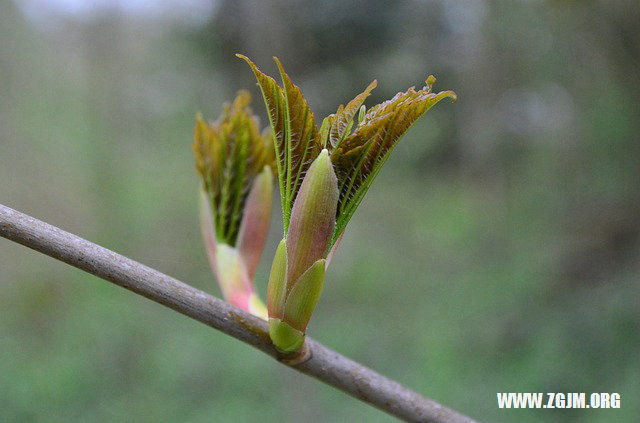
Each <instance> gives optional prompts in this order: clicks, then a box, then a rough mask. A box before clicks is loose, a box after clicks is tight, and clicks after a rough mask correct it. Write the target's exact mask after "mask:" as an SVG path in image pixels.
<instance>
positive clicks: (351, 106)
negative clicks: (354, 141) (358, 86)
mask: <svg viewBox="0 0 640 423" xmlns="http://www.w3.org/2000/svg"><path fill="white" fill-rule="evenodd" d="M377 86H378V81H376V80H375V79H374V80H373V82H371V83H370V84H369V86H368V87H367V88H366V89H365V90H364V91H363V92H362V93H360V94H358V95H357V96H356V97H355V98H354V99H353V100H351V101H350V102H349V103H347V106H346V107H344V106H342V104H341V105H340V107H338V111H337V112H336V113H335V114H334V115H332V116H333V119H332V121H331V129H330V130H329V142H330V143H331V146H333V147H337V146H338V145H339V144H340V142H341V141H342V140H343V139H344V138H345V137H346V136H347V135H349V131H350V129H351V127H352V125H353V118H354V117H355V115H356V113H358V110H360V106H362V104H363V103H364V101H365V100H366V99H367V97H369V95H371V91H373V89H374V88H375V87H377Z"/></svg>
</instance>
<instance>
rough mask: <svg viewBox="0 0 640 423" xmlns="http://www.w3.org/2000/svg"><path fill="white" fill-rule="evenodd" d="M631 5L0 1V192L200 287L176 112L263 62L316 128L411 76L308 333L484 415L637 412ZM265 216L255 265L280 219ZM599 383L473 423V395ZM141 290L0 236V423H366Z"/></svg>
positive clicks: (189, 120)
mask: <svg viewBox="0 0 640 423" xmlns="http://www.w3.org/2000/svg"><path fill="white" fill-rule="evenodd" d="M638 22H640V3H639V2H638V1H637V0H626V1H624V0H623V1H615V2H614V1H604V0H601V1H595V0H594V1H512V0H501V1H492V2H489V1H481V0H465V1H458V0H450V1H419V0H413V1H410V0H403V1H396V2H387V1H382V0H368V1H364V0H359V1H344V2H339V1H328V0H316V1H313V2H311V1H293V0H286V1H285V0H279V1H259V0H254V1H249V0H242V1H233V0H219V1H214V2H207V1H205V0H189V1H177V0H172V1H169V0H167V1H151V0H135V1H125V0H119V1H117V0H113V1H109V0H102V1H95V2H85V1H81V0H15V1H10V0H0V34H1V38H0V203H3V204H5V205H8V206H10V207H13V208H15V209H18V210H21V211H23V212H25V213H28V214H31V215H33V216H35V217H37V218H39V219H42V220H45V221H48V222H50V223H52V224H55V225H58V226H60V227H62V228H64V229H66V230H68V231H70V232H73V233H75V234H78V235H80V236H82V237H85V238H87V239H89V240H91V241H94V242H97V243H98V244H101V245H104V246H106V247H108V248H110V249H113V250H115V251H117V252H119V253H121V254H124V255H127V256H129V257H131V258H134V259H136V260H138V261H140V262H142V263H145V264H147V265H150V266H152V267H155V268H157V269H159V270H161V271H163V272H165V273H168V274H170V275H172V276H174V277H177V278H179V279H181V280H183V281H185V282H187V283H190V284H192V285H194V286H195V287H197V288H200V289H203V290H206V291H208V292H211V293H213V294H214V295H220V294H219V291H218V288H217V286H216V285H215V283H214V280H213V277H212V275H211V273H210V270H209V266H208V263H207V260H206V257H205V254H204V251H203V247H202V242H201V239H200V234H199V229H198V223H197V207H196V206H197V202H196V199H197V187H198V179H197V177H196V174H195V170H194V165H193V158H192V153H191V142H192V139H191V137H192V125H193V120H194V116H195V113H196V112H197V111H202V112H203V113H204V114H205V116H208V117H211V118H213V117H215V116H217V115H218V114H219V113H220V111H221V107H222V103H223V102H224V101H228V100H231V99H232V98H233V96H234V95H235V92H236V91H237V90H238V89H240V88H249V89H251V92H252V93H253V94H254V98H256V99H257V100H256V101H255V102H254V110H255V111H256V112H258V113H259V114H260V115H261V116H262V117H263V122H267V120H266V115H265V112H264V107H263V105H262V104H261V98H260V95H259V91H258V89H257V87H256V86H255V81H254V79H253V75H252V74H251V72H250V70H249V68H248V67H247V65H246V64H245V63H244V62H242V61H240V60H239V59H237V58H235V57H234V55H233V54H234V53H236V52H241V53H244V54H247V55H248V56H249V57H251V58H252V59H253V60H254V61H255V62H256V63H257V64H258V65H259V66H261V68H262V69H263V70H264V71H266V72H267V73H271V74H274V73H275V66H274V65H273V62H272V61H271V56H273V55H277V56H279V57H280V58H281V60H282V62H283V64H284V66H285V68H286V69H287V71H288V72H289V74H290V75H291V77H292V78H293V80H294V81H295V82H296V83H297V84H298V85H299V86H300V87H301V89H302V91H303V92H304V93H305V95H306V97H307V99H308V101H309V103H310V105H311V108H312V109H313V110H314V111H315V114H316V117H317V118H320V117H322V116H325V115H327V114H329V113H332V112H334V111H335V109H336V107H337V106H338V104H340V103H344V102H346V101H348V100H349V99H351V98H352V97H353V96H354V95H355V94H357V93H359V92H361V90H362V89H364V87H366V85H367V84H368V83H369V82H370V81H371V80H372V79H374V78H377V79H378V82H379V88H378V89H376V90H375V91H374V94H373V96H372V97H371V98H370V101H368V102H367V104H368V105H369V106H371V105H373V104H376V103H377V102H380V101H382V100H384V99H387V98H390V97H391V96H392V95H393V94H395V93H396V92H398V91H401V90H405V89H406V88H407V87H409V86H411V85H417V86H422V85H423V81H424V79H425V77H426V76H427V75H428V74H430V73H432V74H435V75H436V76H437V77H438V83H437V84H436V88H437V89H441V90H444V89H454V90H455V91H456V92H457V93H458V96H459V101H458V103H456V104H455V105H451V104H450V103H449V102H447V101H445V102H443V103H441V104H439V105H438V106H437V107H436V108H434V109H432V111H430V112H429V113H428V114H427V116H426V117H425V118H423V119H422V120H421V121H419V123H418V124H417V125H415V127H414V128H413V129H412V130H411V131H410V132H409V134H408V135H407V136H406V137H405V138H404V139H403V140H402V141H401V143H400V144H399V145H398V147H397V148H396V150H395V151H394V153H393V155H392V157H391V159H390V160H389V161H388V163H387V165H386V166H385V168H384V170H383V171H382V172H381V174H380V175H379V177H378V179H377V180H376V182H375V183H374V184H373V186H372V188H371V190H370V191H369V194H368V195H367V197H366V198H365V200H364V202H363V204H362V205H361V207H360V208H359V210H358V212H357V213H356V215H355V216H354V218H353V219H352V221H351V223H350V225H349V228H348V230H347V232H346V235H345V239H344V242H343V244H342V245H341V248H340V250H339V254H338V255H337V256H336V258H335V260H334V262H333V264H332V268H331V269H330V271H329V274H328V276H327V281H326V284H325V291H324V295H323V297H322V299H321V301H320V304H319V306H318V308H317V310H316V312H315V314H314V318H313V319H312V321H311V324H310V326H309V331H310V333H311V335H312V336H313V337H314V338H316V339H318V340H319V341H321V342H323V343H325V344H326V345H328V346H330V347H332V348H334V349H336V350H337V351H340V352H342V353H344V354H346V355H347V356H349V357H352V358H354V359H355V360H357V361H360V362H362V363H363V364H366V365H368V366H370V367H372V368H374V369H376V370H378V371H380V372H381V373H383V374H385V375H387V376H389V377H391V378H393V379H396V380H398V381H400V382H402V383H404V384H406V385H408V386H409V387H411V388H414V389H416V390H418V391H420V392H421V393H423V394H425V395H428V396H430V397H432V398H434V399H436V400H438V401H440V402H442V403H444V404H446V405H448V406H450V407H453V408H455V409H457V410H459V411H461V412H463V413H466V414H468V415H470V416H473V417H475V418H477V419H480V420H483V421H496V422H510V421H519V422H540V421H548V422H566V421H580V422H609V421H612V422H613V421H615V422H622V421H637V420H636V419H637V416H638V415H640V400H638V398H640V384H639V383H638V381H639V380H640V360H639V359H638V357H639V356H640V354H639V351H640V306H639V298H640V295H639V294H640V288H639V286H638V280H639V278H640V140H639V137H638V133H639V130H640V119H639V114H640V113H639V111H640V80H639V78H638V75H640V25H638ZM278 213H279V206H277V205H275V206H274V210H273V220H272V222H273V224H272V227H271V234H270V242H269V246H268V249H267V251H266V252H265V255H264V257H263V263H262V265H261V270H260V274H259V278H258V281H259V285H260V289H261V291H262V292H263V294H264V292H265V289H266V275H267V272H268V267H269V262H270V259H271V257H272V256H273V253H274V250H275V246H276V243H277V241H278V240H279V235H280V231H281V224H280V223H279V222H280V217H279V214H278ZM510 391H522V392H587V393H590V392H619V393H621V395H622V400H621V409H619V410H510V411H507V410H498V408H497V402H496V392H510ZM392 420H393V419H392V418H391V417H388V416H387V415H385V414H383V413H381V412H379V411H377V410H375V409H373V408H371V407H368V406H366V405H364V404H362V403H360V402H358V401H356V400H353V399H352V398H350V397H347V396H345V395H343V394H342V393H340V392H338V391H336V390H334V389H333V388H329V387H327V386H325V385H323V384H321V383H319V382H316V381H315V380H312V379H310V378H307V377H305V376H302V375H299V374H297V373H296V372H294V371H291V370H289V369H286V368H284V367H283V366H281V365H279V364H278V363H276V362H275V361H273V360H271V359H270V358H268V357H266V356H265V355H263V354H261V353H259V352H257V351H254V350H253V349H251V348H250V347H247V346H245V345H243V344H241V343H239V342H237V341H235V340H233V339H231V338H229V337H227V336H225V335H222V334H220V333H217V332H216V331H213V330H211V329H209V328H207V327H205V326H203V325H201V324H198V323H195V322H193V321H191V320H189V319H187V318H185V317H182V316H181V315H178V314H177V313H175V312H173V311H170V310H168V309H165V308H164V307H161V306H159V305H157V304H155V303H152V302H150V301H148V300H146V299H144V298H141V297H138V296H136V295H132V294H131V293H129V292H127V291H125V290H123V289H121V288H118V287H114V286H112V285H110V284H108V283H105V282H103V281H100V280H98V279H97V278H95V277H92V276H89V275H87V274H84V273H82V272H80V271H78V270H75V269H73V268H71V267H69V266H66V265H63V264H61V263H59V262H56V261H54V260H53V259H50V258H47V257H44V256H42V255H40V254H37V253H35V252H33V251H31V250H28V249H26V248H24V247H21V246H18V245H16V244H13V243H11V242H9V241H6V240H0V421H34V422H35V421H47V422H49V421H51V422H58V421H59V422H68V421H98V422H102V421H104V422H107V421H109V422H111V421H141V422H159V421H161V422H164V421H166V422H172V421H188V422H205V421H264V422H270V421H285V422H294V421H376V422H377V421H381V422H383V421H392Z"/></svg>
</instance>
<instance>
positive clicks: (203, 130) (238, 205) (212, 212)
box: [193, 91, 275, 319]
mask: <svg viewBox="0 0 640 423" xmlns="http://www.w3.org/2000/svg"><path fill="white" fill-rule="evenodd" d="M250 103H251V95H250V94H249V93H248V92H247V91H240V92H239V93H238V96H237V97H236V99H235V101H234V102H233V104H232V105H228V104H227V105H225V106H224V111H223V113H222V116H220V118H219V119H218V120H217V121H215V122H212V123H207V122H205V121H204V120H203V119H202V116H201V115H198V116H197V117H196V124H195V130H194V144H193V152H194V154H195V159H196V169H197V171H198V174H199V175H200V181H201V188H202V189H201V196H200V197H201V212H200V226H201V230H202V235H203V238H204V242H205V247H206V250H207V253H208V256H209V263H210V264H211V269H212V270H213V273H214V274H215V275H216V278H217V280H218V283H219V285H220V289H221V291H222V294H223V295H224V297H225V299H226V300H227V301H228V302H229V303H231V304H233V305H234V306H236V307H239V308H241V309H243V310H246V311H249V312H251V313H253V314H255V315H257V316H260V317H263V318H265V319H266V318H267V309H266V307H265V305H264V303H263V302H262V301H261V300H260V298H259V296H258V294H257V291H256V289H255V285H254V283H253V278H254V276H255V273H256V269H257V267H258V263H259V261H260V256H261V255H262V250H263V248H264V244H265V241H266V238H267V231H268V229H269V219H270V216H271V199H272V196H273V194H272V191H273V176H272V175H273V170H274V160H275V156H274V150H273V142H272V140H271V131H270V130H269V129H266V130H264V131H263V132H262V133H261V132H260V131H259V123H258V119H257V117H256V116H254V115H253V113H252V111H251V109H250V108H249V104H250Z"/></svg>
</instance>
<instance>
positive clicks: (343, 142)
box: [238, 55, 456, 353]
mask: <svg viewBox="0 0 640 423" xmlns="http://www.w3.org/2000/svg"><path fill="white" fill-rule="evenodd" d="M238 57H240V58H242V59H244V60H245V61H246V62H247V63H248V64H249V66H250V67H251V69H252V70H253V73H254V75H255V76H256V79H257V81H258V85H259V86H260V88H261V90H262V94H263V98H264V100H265V104H266V107H267V112H268V114H269V119H270V123H271V128H272V130H273V138H274V146H275V153H276V167H277V170H278V179H279V184H280V197H281V200H282V215H283V223H284V239H283V240H282V241H281V242H280V246H279V247H278V250H277V252H276V256H275V258H274V261H273V264H272V267H271V275H270V278H269V287H268V298H267V308H268V314H269V333H270V335H271V340H272V341H273V343H274V345H275V346H276V348H278V349H279V350H280V351H281V352H283V353H291V352H295V351H296V350H298V349H299V348H300V347H301V346H302V344H303V343H304V337H305V332H306V328H307V324H308V323H309V319H310V318H311V314H312V313H313V310H314V309H315V306H316V304H317V302H318V299H319V297H320V294H321V292H322V287H323V284H324V273H325V269H326V266H327V265H328V263H329V261H330V259H331V257H332V256H333V254H334V252H335V249H336V247H337V244H338V243H339V240H340V239H341V237H342V235H343V233H344V230H345V227H346V226H347V223H348V222H349V220H350V219H351V217H352V216H353V213H354V212H355V210H356V208H357V207H358V205H359V204H360V202H361V201H362V198H363V197H364V195H365V193H366V192H367V190H368V189H369V186H370V185H371V183H372V182H373V180H374V178H375V177H376V175H377V174H378V172H379V171H380V168H381V167H382V165H383V164H384V162H385V161H386V159H387V158H388V157H389V154H390V153H391V151H392V150H393V148H394V147H395V145H396V144H397V142H398V141H399V139H400V138H401V137H402V136H403V135H404V134H405V133H406V132H407V131H408V130H409V128H410V127H411V126H412V125H413V124H414V123H415V122H416V121H417V120H418V119H419V118H420V117H421V116H422V115H423V114H424V113H426V111H427V110H429V109H430V108H431V107H432V106H433V105H435V104H436V103H438V102H439V101H440V100H442V99H443V98H447V97H449V98H452V99H453V100H455V99H456V95H455V93H453V92H452V91H443V92H440V93H434V92H432V86H433V84H434V83H435V78H434V77H433V76H429V77H428V78H427V80H426V86H425V87H424V88H422V89H420V90H415V88H413V87H412V88H409V89H408V90H407V91H406V92H401V93H398V94H396V95H395V96H394V97H393V98H392V99H390V100H388V101H385V102H383V103H381V104H378V105H376V106H374V107H372V108H371V109H370V110H368V111H367V110H366V107H365V106H364V101H365V99H366V98H367V97H368V96H369V95H370V93H371V91H372V90H373V89H374V88H375V87H376V85H377V82H376V81H375V80H374V81H373V82H372V83H371V84H369V86H368V87H367V88H366V89H365V90H364V92H362V93H361V94H359V95H358V96H356V97H355V98H354V99H353V100H351V101H350V102H349V103H347V105H346V106H343V105H340V107H339V108H338V110H337V111H336V113H334V114H332V115H330V116H328V117H327V118H325V119H324V120H323V122H322V125H321V127H320V129H318V127H317V126H316V121H315V117H314V115H313V113H312V112H311V109H310V108H309V105H308V104H307V101H306V100H305V98H304V96H303V95H302V92H301V91H300V89H299V88H298V87H297V86H296V85H295V84H293V82H292V81H291V79H290V78H289V76H288V75H287V73H286V72H285V71H284V69H283V67H282V65H281V63H280V61H279V60H278V59H277V58H274V59H275V62H276V64H277V66H278V70H279V73H280V77H281V80H282V86H279V85H278V84H277V83H276V82H275V80H274V79H273V78H271V77H270V76H267V75H265V74H264V73H262V72H261V71H260V70H259V69H258V67H257V66H256V65H255V64H254V63H253V62H252V61H251V60H249V59H248V58H247V57H245V56H242V55H238ZM356 115H357V123H355V119H356ZM354 126H355V129H354ZM352 130H353V131H352Z"/></svg>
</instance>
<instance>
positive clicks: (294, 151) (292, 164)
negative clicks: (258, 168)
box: [237, 54, 322, 235]
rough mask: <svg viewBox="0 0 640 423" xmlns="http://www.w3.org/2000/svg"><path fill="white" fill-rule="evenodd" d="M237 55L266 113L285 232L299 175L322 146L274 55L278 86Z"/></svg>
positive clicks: (299, 95) (305, 108)
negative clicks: (255, 85) (249, 73)
mask: <svg viewBox="0 0 640 423" xmlns="http://www.w3.org/2000/svg"><path fill="white" fill-rule="evenodd" d="M237 56H238V57H239V58H241V59H244V60H245V61H246V62H247V63H248V64H249V66H250V67H251V69H252V70H253V73H254V74H255V76H256V79H257V81H258V85H259V86H260V89H261V91H262V95H263V97H264V101H265V104H266V106H267V111H268V113H269V120H270V122H271V128H272V130H273V136H274V144H275V150H276V155H277V156H278V179H279V184H280V197H281V200H282V215H283V223H284V232H285V235H286V234H287V231H288V229H289V221H290V216H291V208H292V207H293V203H294V201H295V198H296V196H297V193H298V190H299V189H300V185H301V183H302V179H303V178H304V175H305V173H306V171H307V169H308V168H309V166H310V165H311V162H313V160H314V159H315V158H316V157H317V156H318V154H319V153H320V150H321V149H322V146H321V143H320V134H319V132H318V128H317V126H316V122H315V117H314V116H313V113H312V112H311V109H310V108H309V105H308V104H307V101H306V100H305V98H304V96H303V95H302V92H300V89H299V88H298V87H297V86H296V85H294V84H293V82H291V79H290V78H289V75H287V74H286V72H285V71H284V69H283V68H282V64H281V63H280V61H279V60H278V59H277V58H274V59H275V61H276V64H277V65H278V70H279V72H280V76H281V79H282V88H281V87H280V86H279V85H278V84H277V83H276V82H275V80H274V79H273V78H271V77H270V76H267V75H265V74H264V73H262V72H261V71H260V69H258V67H257V66H256V65H255V64H254V63H253V62H252V61H251V60H249V58H247V57H246V56H243V55H241V54H238V55H237Z"/></svg>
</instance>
